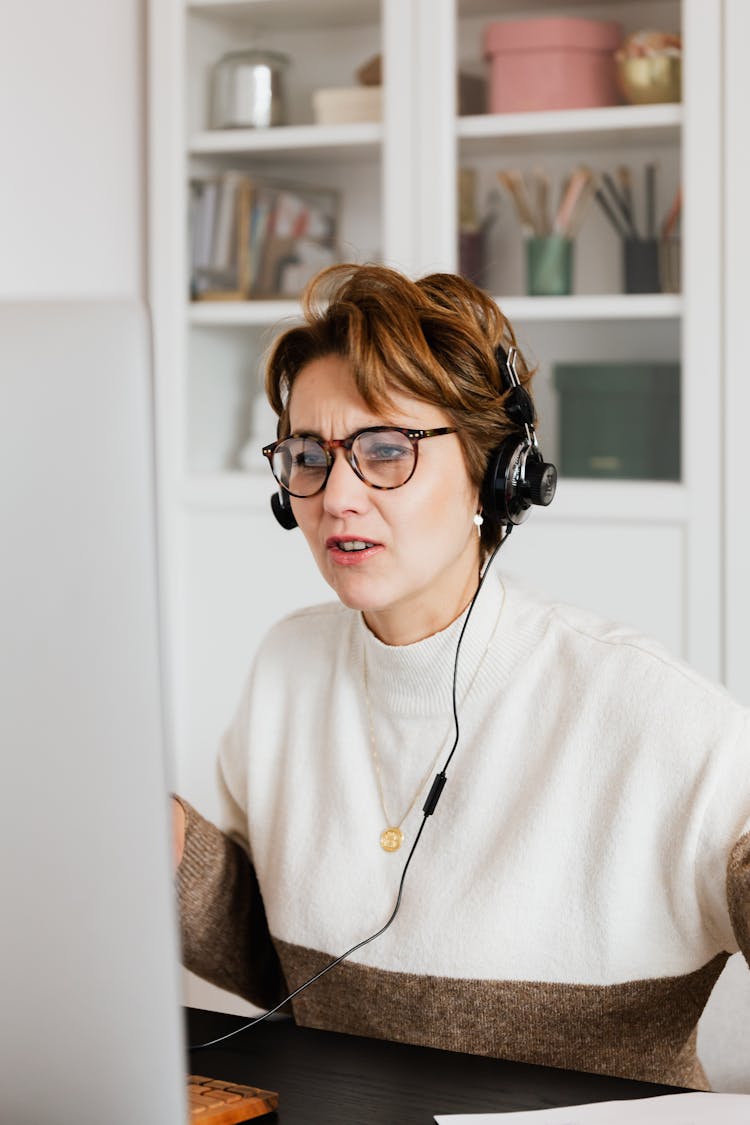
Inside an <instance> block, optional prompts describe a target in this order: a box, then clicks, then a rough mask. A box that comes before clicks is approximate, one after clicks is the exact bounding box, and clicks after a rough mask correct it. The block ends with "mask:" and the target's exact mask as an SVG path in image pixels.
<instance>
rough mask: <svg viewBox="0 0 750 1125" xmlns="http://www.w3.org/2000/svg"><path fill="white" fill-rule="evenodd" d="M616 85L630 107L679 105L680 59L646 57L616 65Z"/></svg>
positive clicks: (660, 56) (625, 60)
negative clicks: (676, 103)
mask: <svg viewBox="0 0 750 1125" xmlns="http://www.w3.org/2000/svg"><path fill="white" fill-rule="evenodd" d="M617 81H618V84H619V86H620V90H621V92H622V95H623V97H624V98H625V100H626V101H628V102H630V103H631V104H632V105H651V104H654V103H656V102H679V101H680V100H681V98H682V59H681V58H680V57H675V56H673V55H646V56H643V57H642V58H634V59H622V60H618V62H617Z"/></svg>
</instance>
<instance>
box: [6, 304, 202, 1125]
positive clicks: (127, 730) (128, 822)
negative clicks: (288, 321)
mask: <svg viewBox="0 0 750 1125" xmlns="http://www.w3.org/2000/svg"><path fill="white" fill-rule="evenodd" d="M151 399H152V387H151V377H150V364H149V335H148V325H147V319H146V315H145V311H144V310H143V309H142V308H141V307H140V306H139V305H137V304H136V303H134V302H118V301H93V302H82V301H69V302H49V303H46V302H37V301H35V302H0V540H1V545H0V558H1V559H2V564H1V565H0V622H1V626H0V683H2V706H1V707H0V746H1V747H2V764H3V770H2V784H1V785H0V857H1V858H0V864H1V866H2V879H1V883H0V887H1V890H0V895H1V899H0V901H1V905H0V913H1V914H2V922H1V923H0V1012H1V1013H2V1014H1V1015H0V1090H1V1091H2V1114H1V1116H2V1119H3V1120H7V1121H9V1122H13V1123H14V1125H25V1123H26V1122H29V1123H33V1125H55V1123H57V1122H60V1123H62V1122H70V1121H76V1122H77V1123H78V1125H88V1123H89V1122H91V1123H92V1125H93V1123H94V1122H102V1121H107V1122H109V1123H110V1125H112V1123H119V1122H122V1123H123V1125H126V1123H127V1125H134V1123H135V1122H138V1123H139V1125H146V1123H151V1122H153V1123H154V1125H156V1123H157V1122H158V1123H159V1125H170V1123H172V1122H177V1121H181V1122H182V1121H184V1120H185V1112H184V1098H185V1095H184V1079H183V1076H182V1075H183V1065H184V1056H183V1053H182V1042H181V1038H180V1020H179V1002H180V997H179V973H178V948H177V937H176V926H175V918H174V907H173V900H172V878H171V856H170V846H169V819H168V800H167V792H168V784H169V778H168V776H167V770H166V766H165V757H164V746H163V742H164V740H163V730H162V710H161V700H160V668H159V646H158V626H157V620H158V619H157V570H156V542H155V540H156V536H155V518H154V511H155V503H154V491H155V490H154V468H153V465H154V457H153V434H152V430H153V427H152V403H151Z"/></svg>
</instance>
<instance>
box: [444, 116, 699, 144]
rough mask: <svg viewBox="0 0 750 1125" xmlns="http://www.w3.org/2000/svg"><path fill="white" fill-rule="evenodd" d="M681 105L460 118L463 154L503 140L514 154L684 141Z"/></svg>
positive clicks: (458, 123) (459, 135)
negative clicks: (681, 137) (681, 135)
mask: <svg viewBox="0 0 750 1125" xmlns="http://www.w3.org/2000/svg"><path fill="white" fill-rule="evenodd" d="M682 120H683V107H682V106H681V105H637V106H636V105H629V106H625V105H623V106H605V107H602V108H601V109H576V110H560V111H557V112H546V113H541V112H536V113H505V114H483V115H481V116H475V117H459V118H458V120H457V122H456V133H457V136H458V139H459V143H460V153H461V156H462V157H466V156H473V155H477V154H480V153H481V154H496V153H497V152H498V142H504V146H503V147H504V149H505V150H506V151H507V150H508V149H512V151H513V152H514V153H515V152H523V151H528V152H533V153H535V154H537V155H538V154H539V152H540V150H542V149H543V150H544V152H546V153H549V152H551V151H566V150H569V149H570V148H571V146H576V145H579V146H582V147H585V148H586V149H587V150H588V151H589V152H596V151H597V150H598V149H600V148H602V147H606V148H612V147H618V148H621V149H622V148H623V147H625V148H629V149H630V148H643V147H646V146H649V145H653V144H667V145H675V144H679V141H680V130H681V127H682Z"/></svg>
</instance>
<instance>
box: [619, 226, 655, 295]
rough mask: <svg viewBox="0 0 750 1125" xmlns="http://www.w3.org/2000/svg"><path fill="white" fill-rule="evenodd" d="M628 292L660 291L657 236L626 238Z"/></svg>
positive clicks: (624, 255) (626, 286)
mask: <svg viewBox="0 0 750 1125" xmlns="http://www.w3.org/2000/svg"><path fill="white" fill-rule="evenodd" d="M622 245H623V277H624V282H625V286H624V287H625V292H626V293H658V292H659V244H658V242H657V241H656V239H655V238H626V239H625V241H624V242H623V244H622Z"/></svg>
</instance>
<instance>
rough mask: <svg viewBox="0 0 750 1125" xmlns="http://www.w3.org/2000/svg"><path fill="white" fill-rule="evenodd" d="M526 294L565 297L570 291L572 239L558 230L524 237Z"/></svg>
mask: <svg viewBox="0 0 750 1125" xmlns="http://www.w3.org/2000/svg"><path fill="white" fill-rule="evenodd" d="M526 291H527V293H528V295H529V296H530V297H566V296H567V295H568V294H569V293H571V292H572V291H573V243H572V242H571V240H570V239H569V238H564V237H563V236H562V235H561V234H548V235H544V236H543V237H542V238H527V239H526Z"/></svg>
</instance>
